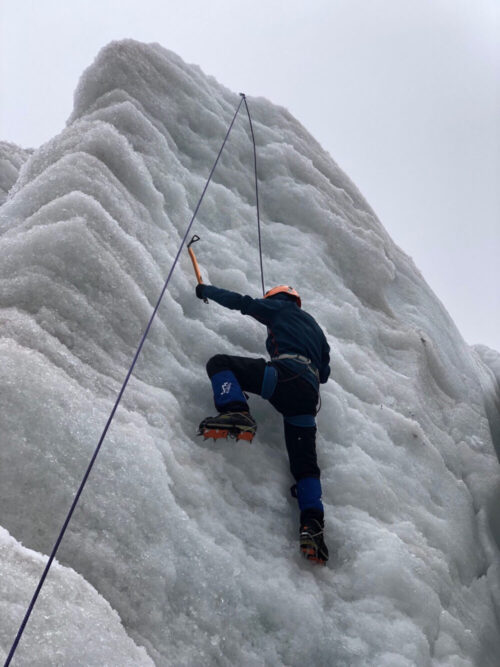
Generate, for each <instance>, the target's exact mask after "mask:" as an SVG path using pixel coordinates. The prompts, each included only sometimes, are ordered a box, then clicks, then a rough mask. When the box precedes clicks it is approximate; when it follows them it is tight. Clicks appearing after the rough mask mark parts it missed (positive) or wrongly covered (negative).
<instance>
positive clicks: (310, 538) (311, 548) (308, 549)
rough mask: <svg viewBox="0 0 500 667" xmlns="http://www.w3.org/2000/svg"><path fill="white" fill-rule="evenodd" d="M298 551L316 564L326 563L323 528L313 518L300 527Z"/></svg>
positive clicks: (326, 555)
mask: <svg viewBox="0 0 500 667" xmlns="http://www.w3.org/2000/svg"><path fill="white" fill-rule="evenodd" d="M300 553H301V554H302V556H303V557H304V558H306V559H307V560H308V561H310V562H312V563H316V564H317V565H326V561H327V560H328V548H327V546H326V544H325V542H324V540H323V528H322V526H321V525H320V523H319V522H318V521H315V520H314V519H313V520H312V521H309V522H308V524H307V525H303V526H301V528H300Z"/></svg>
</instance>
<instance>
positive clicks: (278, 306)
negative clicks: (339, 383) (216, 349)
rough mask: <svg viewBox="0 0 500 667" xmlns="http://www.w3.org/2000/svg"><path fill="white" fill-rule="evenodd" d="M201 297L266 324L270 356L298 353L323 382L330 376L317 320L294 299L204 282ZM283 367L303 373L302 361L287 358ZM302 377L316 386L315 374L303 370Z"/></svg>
mask: <svg viewBox="0 0 500 667" xmlns="http://www.w3.org/2000/svg"><path fill="white" fill-rule="evenodd" d="M203 296H204V297H206V298H207V299H212V300H213V301H216V302H217V303H219V304H220V305H221V306H224V307H225V308H231V309H232V310H239V311H241V312H242V313H243V315H250V316H251V317H253V318H255V319H256V320H257V321H258V322H261V323H262V324H265V325H266V326H267V334H268V336H267V340H266V348H267V351H268V352H269V355H270V357H271V359H272V358H273V357H277V356H279V355H280V354H300V355H302V356H303V357H307V358H308V359H310V360H311V361H312V363H313V365H314V367H315V368H316V369H317V370H318V373H319V381H320V382H321V383H324V382H326V381H327V380H328V377H329V375H330V365H329V364H330V347H329V345H328V343H327V340H326V338H325V334H324V333H323V331H322V329H321V327H320V326H319V325H318V323H317V322H316V320H315V319H314V318H313V317H312V316H311V315H309V313H306V312H305V311H304V310H302V309H301V308H299V306H298V305H297V304H296V303H295V301H290V300H289V299H288V298H287V297H286V296H285V297H284V298H279V295H277V296H276V297H273V298H272V299H253V298H252V297H251V296H242V295H241V294H238V293H237V292H230V291H229V290H225V289H221V288H219V287H214V286H213V285H203ZM280 363H283V364H284V365H285V366H287V367H289V368H290V369H291V370H293V371H294V372H296V373H298V374H302V373H304V364H301V363H300V362H297V361H293V360H290V359H287V360H286V361H282V362H280ZM304 378H305V379H307V380H309V381H310V382H311V383H312V384H313V385H315V386H316V388H318V381H317V379H316V376H315V375H314V374H313V373H311V372H306V373H304Z"/></svg>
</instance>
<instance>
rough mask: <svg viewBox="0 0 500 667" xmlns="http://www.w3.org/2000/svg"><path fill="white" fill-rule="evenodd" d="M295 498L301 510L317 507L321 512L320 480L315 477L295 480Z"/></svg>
mask: <svg viewBox="0 0 500 667" xmlns="http://www.w3.org/2000/svg"><path fill="white" fill-rule="evenodd" d="M297 500H298V501H299V509H300V511H301V512H303V511H304V510H308V509H317V510H319V511H320V512H323V503H322V502H321V482H320V481H319V479H318V478H317V477H305V478H304V479H299V481H298V482H297Z"/></svg>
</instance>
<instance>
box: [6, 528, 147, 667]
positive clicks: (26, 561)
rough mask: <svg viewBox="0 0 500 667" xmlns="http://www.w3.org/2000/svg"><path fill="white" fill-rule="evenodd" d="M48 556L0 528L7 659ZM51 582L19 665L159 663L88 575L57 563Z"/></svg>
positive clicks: (27, 635)
mask: <svg viewBox="0 0 500 667" xmlns="http://www.w3.org/2000/svg"><path fill="white" fill-rule="evenodd" d="M46 561H47V558H46V557H42V556H41V555H40V554H37V553H36V552H35V551H31V550H29V549H25V548H24V547H23V546H21V545H20V544H19V543H18V542H16V540H15V539H14V538H13V537H12V536H11V535H9V533H8V532H7V531H6V530H5V529H4V528H0V590H1V597H0V617H1V618H2V624H1V625H0V645H1V647H2V649H0V657H1V658H2V662H3V661H4V660H5V659H6V658H7V654H6V653H4V651H5V649H6V648H8V649H10V646H11V645H12V641H13V639H14V637H15V636H16V634H17V631H18V629H19V622H18V614H19V613H20V612H21V611H22V610H23V606H25V607H26V608H27V606H28V605H27V603H28V602H29V600H30V599H31V597H32V595H33V592H34V590H35V588H36V586H37V584H38V582H39V580H40V572H41V571H42V570H43V568H44V567H45V564H46ZM45 585H46V586H47V590H46V591H45V593H44V595H43V596H42V597H41V599H40V606H39V607H38V609H37V612H36V614H33V615H32V620H31V621H30V630H29V632H26V633H25V635H24V638H23V641H22V642H21V643H20V644H19V648H18V650H17V652H16V659H15V661H14V663H13V664H16V663H17V664H32V665H33V664H36V665H81V664H85V665H95V666H96V667H98V666H99V667H101V666H102V665H104V664H115V665H124V666H125V665H129V666H132V665H154V663H153V661H152V660H151V659H150V658H149V657H148V655H147V653H146V651H145V650H144V649H143V648H138V647H137V646H135V645H134V643H133V642H132V641H131V639H130V638H129V637H127V634H126V633H125V630H124V629H123V626H122V625H121V624H120V619H119V618H118V614H117V613H116V612H115V611H113V610H112V609H111V607H110V606H109V604H108V603H107V602H106V600H104V599H103V598H102V596H100V595H99V593H98V592H97V591H96V590H95V589H94V588H93V587H92V586H91V585H90V584H88V583H87V582H86V581H85V579H83V577H81V576H80V575H78V574H76V572H74V571H73V570H71V569H69V568H67V567H63V566H62V565H59V563H57V562H55V563H53V564H52V567H51V574H50V577H49V578H48V579H47V581H46V584H45ZM25 610H26V609H24V611H25ZM14 611H15V612H16V613H13V612H14ZM23 615H24V614H23ZM56 618H58V619H59V621H58V622H55V619H56ZM111 660H112V662H111Z"/></svg>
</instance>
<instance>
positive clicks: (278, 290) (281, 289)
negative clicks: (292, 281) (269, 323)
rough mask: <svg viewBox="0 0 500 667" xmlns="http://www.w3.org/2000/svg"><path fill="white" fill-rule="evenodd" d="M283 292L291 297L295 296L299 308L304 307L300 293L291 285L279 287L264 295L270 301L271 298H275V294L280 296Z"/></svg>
mask: <svg viewBox="0 0 500 667" xmlns="http://www.w3.org/2000/svg"><path fill="white" fill-rule="evenodd" d="M281 292H283V294H289V295H290V296H293V297H294V298H295V301H296V302H297V305H298V307H299V308H301V307H302V301H301V300H300V296H299V293H298V292H297V290H294V289H293V287H290V285H278V286H277V287H273V288H272V289H270V290H268V291H267V292H266V293H265V294H264V299H269V297H271V296H274V295H275V294H280V293H281Z"/></svg>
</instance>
